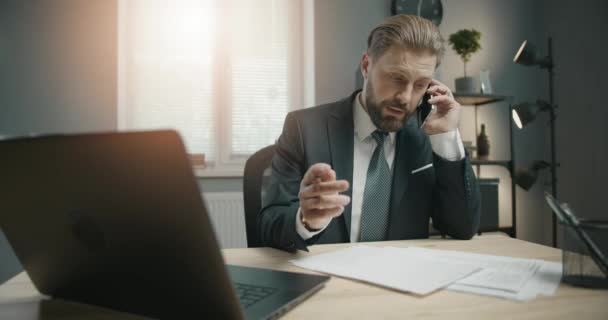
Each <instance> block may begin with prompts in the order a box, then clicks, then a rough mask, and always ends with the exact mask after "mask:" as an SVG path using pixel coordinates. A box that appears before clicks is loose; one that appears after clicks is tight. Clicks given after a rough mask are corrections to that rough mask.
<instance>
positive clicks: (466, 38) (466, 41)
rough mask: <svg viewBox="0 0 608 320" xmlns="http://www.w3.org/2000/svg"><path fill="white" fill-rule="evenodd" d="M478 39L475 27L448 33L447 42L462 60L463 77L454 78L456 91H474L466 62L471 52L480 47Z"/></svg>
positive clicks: (479, 37)
mask: <svg viewBox="0 0 608 320" xmlns="http://www.w3.org/2000/svg"><path fill="white" fill-rule="evenodd" d="M480 39H481V33H480V32H479V31H477V30H475V29H471V30H467V29H463V30H459V31H458V32H455V33H452V34H451V35H450V39H449V42H450V45H451V46H452V49H454V51H456V53H457V54H458V55H459V56H460V58H461V59H462V62H464V77H462V78H457V79H456V92H463V93H474V88H473V86H474V85H473V78H472V77H467V62H469V60H471V55H473V53H475V52H477V51H479V50H480V49H481V45H480V44H479V40H480Z"/></svg>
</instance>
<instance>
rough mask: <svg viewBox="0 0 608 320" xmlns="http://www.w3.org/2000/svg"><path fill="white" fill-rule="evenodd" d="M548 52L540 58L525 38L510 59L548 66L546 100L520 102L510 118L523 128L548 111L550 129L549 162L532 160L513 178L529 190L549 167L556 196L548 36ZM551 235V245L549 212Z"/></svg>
mask: <svg viewBox="0 0 608 320" xmlns="http://www.w3.org/2000/svg"><path fill="white" fill-rule="evenodd" d="M547 44H548V53H547V56H546V57H544V58H539V57H538V55H537V52H536V48H535V47H534V45H532V44H531V43H529V42H528V41H527V40H526V41H524V42H523V43H522V44H521V46H520V48H519V50H518V51H517V53H516V54H515V57H514V58H513V62H515V63H517V64H521V65H525V66H539V67H540V68H541V69H547V71H548V74H549V101H548V102H547V101H543V100H537V101H535V102H533V103H528V102H524V103H520V104H517V105H515V106H514V107H513V112H512V116H513V121H514V122H515V124H516V125H517V127H518V128H520V129H521V128H523V127H524V126H526V124H528V123H530V122H532V121H533V120H534V119H535V118H536V115H537V114H538V113H539V112H548V113H549V118H550V122H549V125H550V130H551V162H545V161H535V162H534V163H533V164H532V165H531V166H530V167H529V168H527V169H521V170H518V171H516V174H515V179H516V183H517V184H518V185H519V186H521V187H522V188H524V189H525V190H529V189H530V188H531V187H532V185H533V184H534V182H535V180H536V177H537V175H538V171H540V170H541V169H544V168H550V169H551V194H552V195H553V197H554V198H556V199H557V166H558V163H557V160H556V152H555V119H556V114H555V110H556V109H557V106H556V105H555V104H554V96H553V75H554V74H553V67H554V65H553V45H552V42H551V38H549V39H548V43H547ZM551 226H552V236H553V246H554V247H556V246H557V225H556V220H555V216H554V215H552V225H551Z"/></svg>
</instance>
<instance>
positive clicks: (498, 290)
mask: <svg viewBox="0 0 608 320" xmlns="http://www.w3.org/2000/svg"><path fill="white" fill-rule="evenodd" d="M291 262H292V263H293V264H294V265H296V266H299V267H302V268H306V269H311V270H315V271H320V272H324V273H329V274H333V275H337V276H341V277H345V278H351V279H356V280H359V281H364V282H369V283H373V284H377V285H380V286H384V287H388V288H392V289H396V290H400V291H406V292H412V293H415V294H420V295H425V294H429V293H431V292H433V291H435V290H438V289H441V288H447V289H450V290H454V291H461V292H468V293H474V294H482V295H488V296H494V297H500V298H506V299H511V300H515V301H528V300H531V299H534V298H536V296H537V295H539V294H542V295H553V294H554V293H555V290H556V289H557V287H558V286H559V283H560V280H561V270H562V265H561V263H557V262H547V261H542V260H536V259H521V258H511V257H503V256H494V255H482V254H473V253H467V252H458V251H446V250H435V249H427V248H419V247H409V248H395V247H383V248H381V247H370V246H364V245H361V246H355V247H350V248H347V249H342V250H337V251H334V252H329V253H324V254H319V255H315V256H310V257H303V258H299V259H295V260H291Z"/></svg>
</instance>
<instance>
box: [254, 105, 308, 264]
mask: <svg viewBox="0 0 608 320" xmlns="http://www.w3.org/2000/svg"><path fill="white" fill-rule="evenodd" d="M303 143H304V142H303V141H302V135H301V131H300V127H299V124H298V121H297V119H296V117H295V116H294V115H293V113H289V114H288V115H287V117H286V119H285V124H284V126H283V132H282V133H281V136H280V137H279V140H278V141H277V144H276V153H275V155H274V157H273V159H272V164H271V169H272V174H271V176H270V183H269V185H268V187H267V189H266V190H265V192H264V196H263V199H262V209H261V212H260V214H259V215H258V234H259V237H260V240H261V242H262V244H263V245H264V246H269V247H274V248H278V249H281V250H286V251H291V252H293V251H296V250H298V249H300V250H306V246H307V241H304V240H303V239H302V238H301V237H300V236H299V235H298V233H297V231H296V225H295V223H296V214H297V212H298V208H299V207H300V202H299V198H298V193H299V191H300V182H301V180H302V177H303V176H304V173H305V172H306V164H305V163H304V147H303ZM314 238H317V237H314ZM310 241H314V240H313V239H310Z"/></svg>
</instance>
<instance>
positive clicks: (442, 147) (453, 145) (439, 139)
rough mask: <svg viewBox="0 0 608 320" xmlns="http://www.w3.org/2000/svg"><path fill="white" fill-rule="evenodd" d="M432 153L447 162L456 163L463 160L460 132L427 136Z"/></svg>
mask: <svg viewBox="0 0 608 320" xmlns="http://www.w3.org/2000/svg"><path fill="white" fill-rule="evenodd" d="M429 139H430V140H431V146H432V147H433V151H434V152H435V153H436V154H437V155H439V156H440V157H442V158H444V159H446V160H449V161H457V160H462V159H464V156H465V153H464V145H463V144H462V139H461V138H460V131H458V129H456V130H454V131H449V132H444V133H438V134H432V135H430V136H429Z"/></svg>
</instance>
